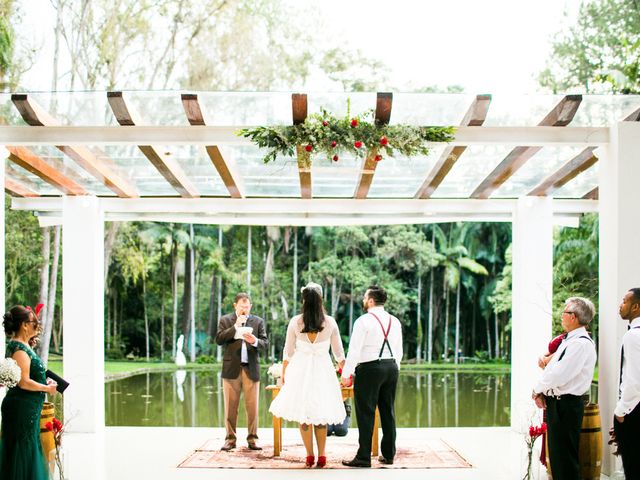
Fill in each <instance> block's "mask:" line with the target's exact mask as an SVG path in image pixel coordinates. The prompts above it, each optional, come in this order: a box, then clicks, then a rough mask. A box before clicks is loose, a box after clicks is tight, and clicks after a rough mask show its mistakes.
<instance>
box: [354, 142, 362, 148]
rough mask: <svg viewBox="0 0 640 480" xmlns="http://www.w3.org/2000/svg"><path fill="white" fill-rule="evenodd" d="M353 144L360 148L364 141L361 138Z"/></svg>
mask: <svg viewBox="0 0 640 480" xmlns="http://www.w3.org/2000/svg"><path fill="white" fill-rule="evenodd" d="M353 146H354V147H356V148H360V147H361V146H362V142H361V141H360V140H358V141H357V142H355V143H354V144H353Z"/></svg>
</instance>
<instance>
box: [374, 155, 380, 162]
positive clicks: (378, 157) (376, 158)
mask: <svg viewBox="0 0 640 480" xmlns="http://www.w3.org/2000/svg"><path fill="white" fill-rule="evenodd" d="M374 160H375V161H376V162H379V161H380V160H382V155H376V156H375V158H374Z"/></svg>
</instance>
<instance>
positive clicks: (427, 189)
mask: <svg viewBox="0 0 640 480" xmlns="http://www.w3.org/2000/svg"><path fill="white" fill-rule="evenodd" d="M490 103H491V95H477V96H476V98H475V100H474V101H473V103H472V104H471V106H470V107H469V110H467V113H466V114H465V116H464V118H463V119H462V122H460V125H461V126H470V127H480V126H482V124H483V123H484V121H485V119H486V118H487V111H488V110H489V104H490ZM466 149H467V147H466V145H460V146H457V147H451V146H448V147H446V148H445V149H444V151H443V152H442V155H440V158H439V159H438V161H437V163H436V164H435V165H434V167H433V168H432V169H431V171H430V172H429V175H427V178H426V179H425V181H424V182H422V185H421V186H420V188H418V191H417V192H416V194H415V195H414V198H430V197H431V195H433V192H435V191H436V189H437V188H438V187H439V186H440V184H441V183H442V181H443V180H444V178H445V177H446V176H447V175H448V174H449V172H450V171H451V169H452V168H453V166H454V165H455V164H456V162H457V161H458V158H460V155H462V154H463V153H464V151H465V150H466Z"/></svg>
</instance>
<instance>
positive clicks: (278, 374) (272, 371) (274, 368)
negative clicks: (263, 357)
mask: <svg viewBox="0 0 640 480" xmlns="http://www.w3.org/2000/svg"><path fill="white" fill-rule="evenodd" d="M267 375H269V376H270V377H273V378H275V379H276V380H277V379H278V378H282V363H274V364H273V365H271V366H270V367H269V368H268V369H267Z"/></svg>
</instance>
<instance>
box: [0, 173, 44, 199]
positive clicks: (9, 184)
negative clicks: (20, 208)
mask: <svg viewBox="0 0 640 480" xmlns="http://www.w3.org/2000/svg"><path fill="white" fill-rule="evenodd" d="M4 191H5V192H7V193H8V194H9V195H11V196H12V197H39V196H40V195H38V194H37V193H36V192H34V191H33V190H30V189H29V188H27V187H26V186H24V185H23V184H21V183H20V182H18V181H16V180H14V179H12V178H10V177H8V176H6V175H5V177H4Z"/></svg>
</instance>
